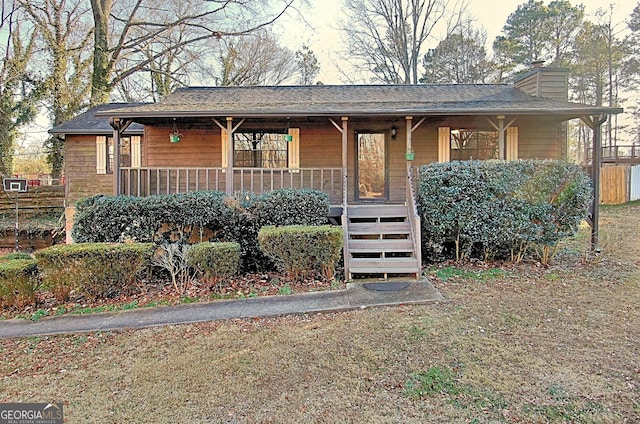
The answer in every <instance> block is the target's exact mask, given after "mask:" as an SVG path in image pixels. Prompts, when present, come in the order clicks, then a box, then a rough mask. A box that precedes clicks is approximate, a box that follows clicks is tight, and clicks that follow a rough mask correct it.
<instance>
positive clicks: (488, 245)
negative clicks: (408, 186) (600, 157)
mask: <svg viewBox="0 0 640 424" xmlns="http://www.w3.org/2000/svg"><path fill="white" fill-rule="evenodd" d="M418 179H419V184H418V209H419V211H420V216H421V218H422V232H423V242H424V244H423V249H424V253H425V257H431V258H432V259H434V260H439V259H444V258H455V259H463V258H469V257H478V258H481V259H485V260H486V259H494V258H502V259H503V258H511V259H512V260H514V261H519V260H521V259H522V257H523V256H524V254H525V253H526V252H527V251H529V250H530V249H537V250H538V251H540V252H541V254H540V259H541V260H542V261H543V262H545V263H546V262H548V261H549V260H550V258H551V256H552V253H553V250H554V249H555V246H557V243H558V241H559V240H560V239H562V238H563V237H566V236H568V235H571V234H573V233H574V232H575V231H576V229H577V227H578V225H579V223H580V221H581V220H582V219H584V218H585V217H586V214H587V209H588V207H589V205H590V202H591V199H592V196H591V184H590V181H589V179H588V178H587V177H586V175H585V174H584V173H583V171H582V170H581V169H580V167H578V166H577V165H575V164H570V163H568V162H562V161H534V160H530V161H510V162H504V161H468V162H449V163H434V164H430V165H425V166H423V167H421V168H420V171H419V176H418Z"/></svg>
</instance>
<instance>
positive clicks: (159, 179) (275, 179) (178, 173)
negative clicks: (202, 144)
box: [119, 167, 343, 204]
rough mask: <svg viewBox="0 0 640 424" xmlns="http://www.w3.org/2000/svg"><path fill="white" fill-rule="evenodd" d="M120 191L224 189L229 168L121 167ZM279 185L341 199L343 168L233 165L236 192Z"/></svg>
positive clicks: (135, 193) (335, 200)
mask: <svg viewBox="0 0 640 424" xmlns="http://www.w3.org/2000/svg"><path fill="white" fill-rule="evenodd" d="M121 173H122V174H121V176H122V186H121V192H120V193H119V194H124V195H129V196H149V195H154V194H171V193H187V192H191V191H205V190H206V191H209V190H217V191H224V190H225V187H226V182H227V169H226V168H188V167H172V168H169V167H159V168H155V167H154V168H151V167H149V168H129V167H126V168H121ZM280 188H296V189H300V188H308V189H314V190H319V191H322V192H324V193H326V194H327V195H329V199H330V202H331V203H332V204H340V203H341V202H342V191H343V178H342V168H279V169H273V168H234V170H233V190H234V192H240V191H250V192H253V193H257V194H260V193H264V192H268V191H273V190H277V189H280Z"/></svg>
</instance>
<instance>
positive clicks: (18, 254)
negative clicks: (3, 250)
mask: <svg viewBox="0 0 640 424" xmlns="http://www.w3.org/2000/svg"><path fill="white" fill-rule="evenodd" d="M16 259H23V260H30V259H33V256H32V255H31V254H30V253H26V252H11V253H7V254H6V255H2V256H0V261H13V260H16Z"/></svg>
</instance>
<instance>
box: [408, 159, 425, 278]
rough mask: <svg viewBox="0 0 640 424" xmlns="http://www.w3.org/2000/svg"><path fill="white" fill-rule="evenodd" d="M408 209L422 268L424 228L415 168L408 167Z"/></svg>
mask: <svg viewBox="0 0 640 424" xmlns="http://www.w3.org/2000/svg"><path fill="white" fill-rule="evenodd" d="M406 196H407V209H408V210H409V223H410V224H411V225H410V226H411V237H412V238H413V243H414V250H415V253H416V259H417V260H418V270H419V271H420V270H422V234H421V232H422V230H421V225H420V215H419V214H418V208H417V202H416V189H415V184H414V179H413V168H412V167H411V166H408V167H407V195H406Z"/></svg>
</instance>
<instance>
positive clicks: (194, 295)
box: [0, 272, 345, 319]
mask: <svg viewBox="0 0 640 424" xmlns="http://www.w3.org/2000/svg"><path fill="white" fill-rule="evenodd" d="M344 287H345V285H344V283H343V282H342V281H337V280H329V279H326V278H322V277H319V276H318V277H310V278H305V279H298V280H296V279H293V278H290V277H289V276H287V275H286V274H282V273H277V272H264V273H255V274H245V275H242V276H236V277H234V278H232V279H230V280H228V281H225V282H224V283H223V284H215V283H211V282H207V281H197V282H195V283H194V284H190V285H188V286H187V287H186V289H185V291H184V293H182V294H179V293H178V292H177V291H176V290H175V288H174V287H173V285H172V284H171V282H170V281H168V280H160V279H155V280H146V281H141V282H139V285H138V290H136V292H135V293H128V294H124V293H120V294H116V295H114V296H112V297H110V298H103V299H95V300H94V299H87V298H85V297H82V296H73V293H72V296H71V298H70V299H69V301H67V302H65V303H60V302H58V301H57V299H56V298H55V297H54V296H53V295H52V294H51V293H50V292H47V291H42V292H39V293H38V295H37V300H36V301H37V304H36V305H35V306H27V307H25V308H24V309H20V310H18V309H2V310H0V317H1V318H3V319H10V318H16V317H21V318H30V319H35V318H39V317H43V316H54V315H61V314H65V313H89V312H106V311H115V310H123V309H132V308H139V307H148V306H157V305H176V304H180V303H191V302H200V301H212V300H220V299H242V298H248V297H257V296H273V295H289V294H293V293H304V292H311V291H323V290H336V289H342V288H344Z"/></svg>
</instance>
